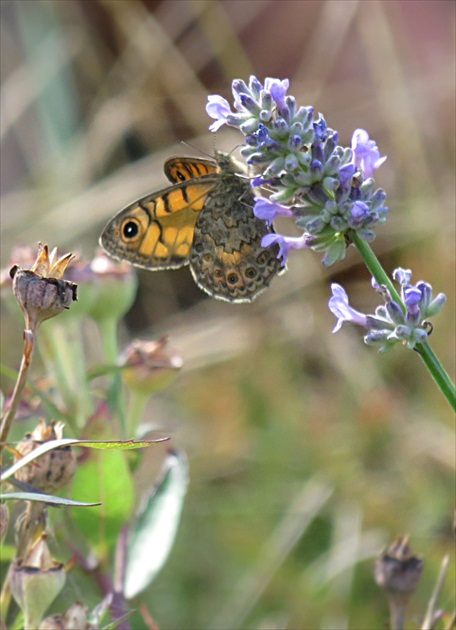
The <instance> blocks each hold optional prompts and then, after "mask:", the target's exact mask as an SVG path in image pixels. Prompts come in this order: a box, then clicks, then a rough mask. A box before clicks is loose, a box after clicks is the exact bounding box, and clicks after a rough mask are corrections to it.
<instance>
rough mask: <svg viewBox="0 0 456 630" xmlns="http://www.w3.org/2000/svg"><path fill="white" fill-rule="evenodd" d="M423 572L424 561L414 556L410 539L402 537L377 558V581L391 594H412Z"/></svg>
mask: <svg viewBox="0 0 456 630" xmlns="http://www.w3.org/2000/svg"><path fill="white" fill-rule="evenodd" d="M422 570H423V561H422V560H421V558H418V557H417V556H414V555H413V554H412V551H411V549H410V547H409V546H408V537H407V536H401V537H399V538H397V539H396V540H395V541H394V542H393V543H392V544H391V545H390V546H389V547H388V548H387V549H385V550H384V551H382V553H381V554H380V556H379V557H378V558H377V560H376V562H375V581H376V582H377V584H378V585H379V586H381V587H382V588H383V589H384V590H385V591H388V592H390V593H402V594H411V593H413V592H414V591H415V589H416V587H417V585H418V582H419V579H420V577H421V572H422Z"/></svg>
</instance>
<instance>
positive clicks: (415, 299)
mask: <svg viewBox="0 0 456 630" xmlns="http://www.w3.org/2000/svg"><path fill="white" fill-rule="evenodd" d="M421 298H422V294H421V291H420V290H419V289H418V288H417V287H409V288H408V289H405V290H404V304H405V306H406V308H407V311H408V312H409V313H410V315H416V314H417V313H419V312H420V302H421Z"/></svg>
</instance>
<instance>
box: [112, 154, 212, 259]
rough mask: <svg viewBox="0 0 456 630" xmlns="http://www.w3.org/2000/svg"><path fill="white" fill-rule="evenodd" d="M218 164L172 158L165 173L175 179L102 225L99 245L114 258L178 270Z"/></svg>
mask: <svg viewBox="0 0 456 630" xmlns="http://www.w3.org/2000/svg"><path fill="white" fill-rule="evenodd" d="M216 168H217V167H216V164H215V163H213V162H210V161H208V160H200V159H197V158H171V159H169V160H167V162H166V163H165V174H166V176H167V177H168V179H170V180H171V181H172V182H176V183H174V185H173V186H169V187H168V188H164V189H163V190H159V191H157V192H155V193H152V194H150V195H147V196H146V197H142V198H141V199H138V200H137V201H134V202H133V203H131V204H130V205H128V206H127V207H126V208H124V209H123V210H121V211H120V212H119V213H118V214H117V215H116V216H115V217H114V218H113V219H111V221H109V223H108V224H107V225H106V227H105V228H104V230H103V232H102V234H101V236H100V244H101V245H102V247H103V248H104V249H105V250H106V251H107V252H108V254H110V255H111V256H113V257H114V258H118V259H119V260H126V261H128V262H129V263H130V264H132V265H135V266H137V267H144V268H146V269H177V268H178V267H182V265H185V264H187V263H188V258H189V254H190V248H191V245H192V242H193V233H194V229H195V223H196V220H197V218H198V214H199V213H200V211H201V209H202V208H203V206H204V202H205V200H206V197H207V194H208V193H209V192H210V191H211V190H212V189H213V188H214V187H215V186H216V185H217V181H218V180H217V177H214V176H213V175H214V174H215V173H216Z"/></svg>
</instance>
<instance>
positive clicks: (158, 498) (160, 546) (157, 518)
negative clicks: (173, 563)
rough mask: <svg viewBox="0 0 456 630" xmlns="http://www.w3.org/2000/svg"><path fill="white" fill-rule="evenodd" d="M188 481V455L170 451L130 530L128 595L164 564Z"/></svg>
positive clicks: (127, 577)
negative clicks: (158, 478)
mask: <svg viewBox="0 0 456 630" xmlns="http://www.w3.org/2000/svg"><path fill="white" fill-rule="evenodd" d="M187 484H188V465H187V459H186V457H185V455H184V454H183V453H180V452H176V451H173V452H170V454H169V455H168V457H167V459H166V461H165V463H164V466H163V473H162V478H161V480H160V481H159V483H158V484H157V485H156V486H155V487H154V489H153V491H152V493H151V495H150V496H149V497H148V499H147V501H146V504H145V507H144V509H143V511H142V512H141V514H140V515H139V516H138V517H137V519H136V521H135V523H134V527H133V531H132V532H131V538H130V543H129V555H128V559H127V567H126V576H125V597H126V598H127V599H130V598H132V597H134V596H135V595H137V594H138V593H140V592H141V591H143V590H144V589H145V588H146V587H147V586H148V585H149V584H150V583H151V582H152V580H153V579H154V578H155V576H156V574H157V573H158V571H159V570H160V569H161V567H162V566H163V565H164V563H165V561H166V559H167V557H168V554H169V552H170V550H171V547H172V545H173V543H174V538H175V536H176V532H177V528H178V525H179V521H180V515H181V512H182V506H183V502H184V496H185V493H186V490H187ZM146 558H147V561H145V559H146Z"/></svg>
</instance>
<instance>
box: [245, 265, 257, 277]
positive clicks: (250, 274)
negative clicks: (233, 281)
mask: <svg viewBox="0 0 456 630" xmlns="http://www.w3.org/2000/svg"><path fill="white" fill-rule="evenodd" d="M245 275H246V276H247V278H255V276H256V275H257V272H256V269H254V268H253V267H249V268H248V269H246V270H245Z"/></svg>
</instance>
